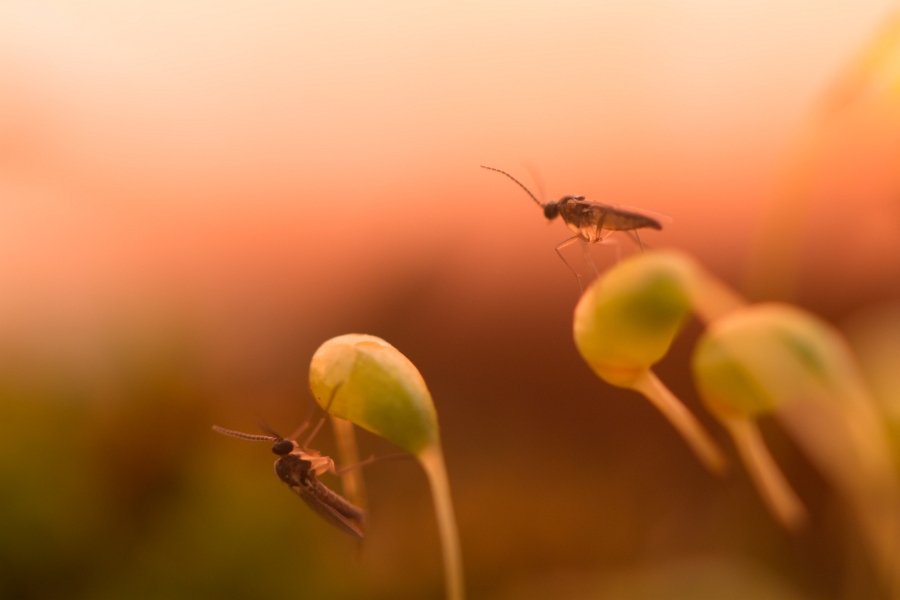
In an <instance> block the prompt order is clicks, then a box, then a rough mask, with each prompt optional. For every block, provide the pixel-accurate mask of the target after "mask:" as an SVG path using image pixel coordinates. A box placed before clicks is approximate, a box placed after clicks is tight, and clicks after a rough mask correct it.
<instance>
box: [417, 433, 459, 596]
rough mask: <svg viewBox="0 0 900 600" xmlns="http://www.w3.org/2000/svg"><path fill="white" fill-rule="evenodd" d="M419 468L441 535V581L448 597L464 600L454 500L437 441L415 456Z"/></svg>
mask: <svg viewBox="0 0 900 600" xmlns="http://www.w3.org/2000/svg"><path fill="white" fill-rule="evenodd" d="M418 459H419V462H420V463H421V464H422V468H423V469H425V474H426V476H427V477H428V484H429V486H430V487H431V499H432V501H433V502H434V512H435V516H436V517H437V523H438V533H439V534H440V537H441V550H442V552H443V555H444V580H445V587H446V590H447V600H464V598H465V584H464V580H463V565H462V551H461V549H460V545H459V532H458V530H457V528H456V517H455V516H454V514H453V502H452V500H451V498H450V481H449V479H448V478H447V468H446V466H445V465H444V455H443V453H442V452H441V447H440V445H439V444H432V445H430V446H428V447H426V448H425V449H424V450H422V452H420V453H419V455H418Z"/></svg>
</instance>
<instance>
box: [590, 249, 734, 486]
mask: <svg viewBox="0 0 900 600" xmlns="http://www.w3.org/2000/svg"><path fill="white" fill-rule="evenodd" d="M741 304H742V301H741V300H740V299H739V298H737V296H735V295H734V294H733V293H731V292H730V291H728V290H727V289H726V288H724V286H722V285H721V284H719V283H718V282H716V281H715V280H713V279H712V278H711V277H709V276H708V275H706V274H705V272H704V271H702V269H700V267H698V266H697V264H696V263H695V262H694V261H693V259H691V258H690V257H689V256H687V255H685V254H681V253H679V252H673V251H657V252H647V253H646V254H640V255H635V256H632V257H631V258H628V259H626V260H623V261H622V262H620V263H619V264H617V265H616V266H614V267H613V268H611V269H610V270H609V271H607V272H606V273H605V274H604V275H603V277H602V278H600V279H598V280H597V281H595V282H594V283H593V284H592V285H591V286H590V287H589V288H588V290H587V291H586V292H585V293H584V295H583V296H582V297H581V300H580V301H579V302H578V306H577V307H576V308H575V318H574V322H573V333H574V337H575V345H576V346H577V347H578V351H579V352H580V353H581V356H582V358H584V360H585V361H586V362H587V363H588V365H589V366H590V367H591V369H593V370H594V372H595V373H596V374H597V375H598V376H600V378H601V379H603V380H605V381H606V382H607V383H610V384H612V385H616V386H619V387H626V388H630V389H633V390H635V391H637V392H639V393H641V394H643V395H644V396H645V397H646V398H647V399H648V400H650V402H652V403H653V405H654V406H656V407H657V408H658V409H659V410H660V411H661V412H662V413H663V415H664V416H665V417H666V418H667V419H668V420H669V422H670V423H671V424H672V425H673V426H674V427H675V428H676V429H677V430H678V432H679V433H680V434H681V435H682V437H684V439H685V441H686V442H687V443H688V444H689V445H690V447H691V449H692V450H693V451H694V453H695V454H696V455H697V457H698V458H699V459H700V461H701V462H702V463H703V464H704V465H705V466H706V468H708V469H709V470H710V471H711V472H713V473H717V474H721V473H723V472H724V471H725V468H726V460H725V457H724V455H723V454H722V452H721V450H720V449H719V448H718V445H717V444H716V443H715V441H714V440H713V439H712V437H711V436H710V435H709V433H708V432H707V431H706V430H705V429H704V428H703V426H702V425H701V424H700V422H699V421H698V420H697V419H696V418H694V415H693V414H692V413H691V412H690V411H689V410H688V409H687V408H686V407H685V406H684V405H683V404H682V403H681V401H680V400H678V398H676V397H675V395H674V394H672V392H671V391H670V390H669V389H668V388H667V387H666V386H665V385H664V384H663V382H662V381H660V380H659V379H658V378H657V377H656V376H655V375H654V374H653V372H652V371H651V370H650V368H651V367H652V366H653V365H654V364H655V363H656V362H657V361H659V360H660V359H661V358H662V357H663V356H665V354H666V352H668V350H669V347H670V346H671V345H672V340H673V339H675V336H676V335H677V334H678V332H679V331H680V330H681V327H682V325H683V324H684V322H685V321H686V320H687V318H688V317H689V316H690V314H691V312H692V311H696V312H698V313H699V314H700V315H701V316H703V317H707V318H711V317H712V316H715V315H717V314H720V313H723V312H727V311H729V310H733V308H734V307H736V306H740V305H741Z"/></svg>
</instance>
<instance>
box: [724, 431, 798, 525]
mask: <svg viewBox="0 0 900 600" xmlns="http://www.w3.org/2000/svg"><path fill="white" fill-rule="evenodd" d="M722 424H723V425H724V426H725V428H726V429H728V433H730V434H731V437H732V439H733V440H734V445H735V446H737V449H738V453H739V454H740V455H741V459H742V460H743V461H744V466H745V467H747V472H749V473H750V478H751V479H752V480H753V484H754V485H755V486H756V489H757V490H759V493H760V495H761V496H762V498H763V502H765V503H766V506H767V507H768V508H769V511H771V513H772V514H773V515H774V516H775V518H776V519H778V521H779V522H780V523H781V524H782V525H784V526H785V527H786V528H787V529H789V530H791V531H794V530H796V529H798V528H799V527H800V526H801V525H803V523H804V522H805V521H806V519H807V514H806V508H805V507H804V506H803V503H802V502H801V501H800V499H799V498H798V497H797V494H795V493H794V490H793V489H792V488H791V486H790V484H789V483H788V482H787V480H786V479H785V478H784V474H783V473H782V472H781V469H779V468H778V465H777V464H776V463H775V459H773V458H772V455H771V454H770V453H769V449H768V448H767V447H766V444H765V442H763V439H762V435H761V434H760V432H759V427H757V425H756V421H754V420H752V419H722Z"/></svg>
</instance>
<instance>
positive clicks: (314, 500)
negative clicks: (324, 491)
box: [290, 485, 363, 539]
mask: <svg viewBox="0 0 900 600" xmlns="http://www.w3.org/2000/svg"><path fill="white" fill-rule="evenodd" d="M290 488H291V489H292V490H294V491H295V492H296V493H297V495H298V496H300V497H301V498H303V501H304V502H306V503H307V504H308V505H309V507H310V508H311V509H313V510H314V511H316V512H317V513H319V516H321V517H322V518H323V519H325V520H326V521H328V522H329V523H331V524H332V525H334V526H335V527H337V528H338V529H340V530H341V531H343V532H344V533H349V534H350V535H352V536H354V537H358V538H360V539H362V537H363V532H362V529H360V528H359V526H358V525H357V524H356V523H354V522H353V521H350V520H349V519H347V518H346V517H344V515H342V514H341V513H339V512H338V511H336V510H335V509H333V508H332V507H330V506H328V505H327V504H325V503H324V502H322V500H321V499H320V498H319V497H318V496H317V495H316V494H315V493H314V492H313V491H312V490H311V489H309V488H307V487H306V486H303V485H292V486H290Z"/></svg>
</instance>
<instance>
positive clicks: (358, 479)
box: [331, 416, 366, 509]
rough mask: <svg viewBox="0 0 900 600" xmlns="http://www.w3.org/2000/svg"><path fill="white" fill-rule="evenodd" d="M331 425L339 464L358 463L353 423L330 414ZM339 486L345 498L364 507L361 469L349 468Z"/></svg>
mask: <svg viewBox="0 0 900 600" xmlns="http://www.w3.org/2000/svg"><path fill="white" fill-rule="evenodd" d="M331 426H332V428H333V429H334V439H335V442H336V443H337V447H338V456H340V457H341V466H348V465H358V464H359V449H358V448H357V446H356V435H355V434H354V431H353V423H351V422H350V421H345V420H344V419H339V418H338V417H335V416H332V417H331ZM341 486H342V487H343V491H344V495H345V496H346V497H347V500H349V501H350V502H352V503H353V504H355V505H356V506H358V507H360V508H363V509H365V508H366V487H365V483H364V482H363V476H362V469H350V470H349V471H347V472H346V473H344V474H343V475H341Z"/></svg>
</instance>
